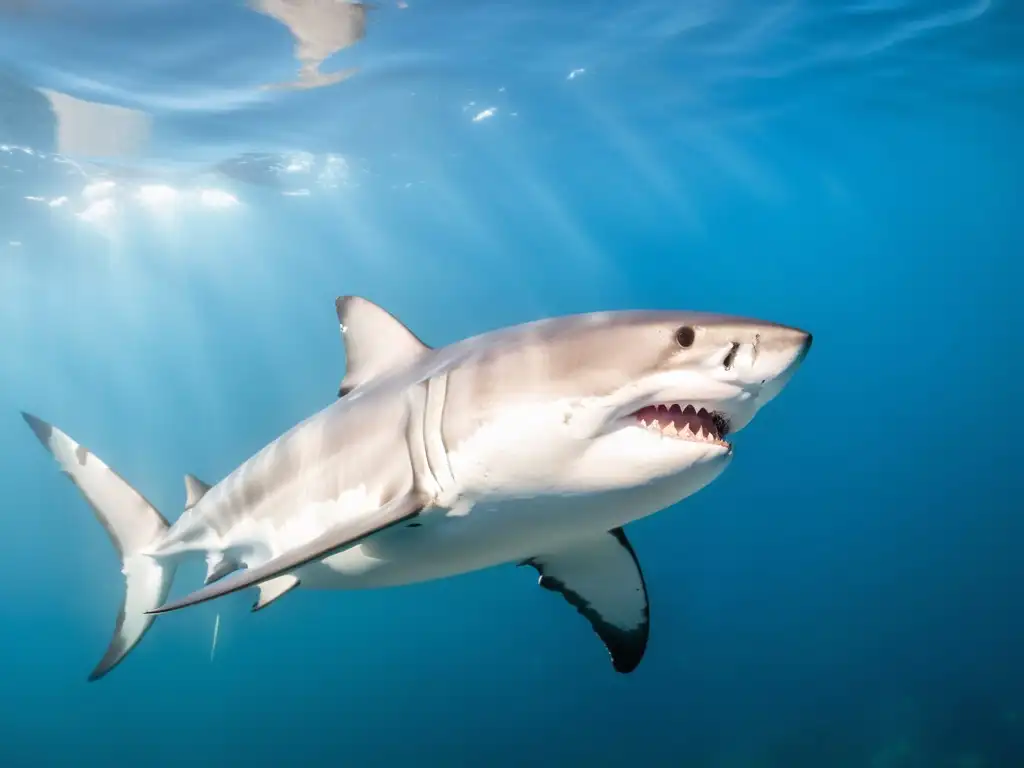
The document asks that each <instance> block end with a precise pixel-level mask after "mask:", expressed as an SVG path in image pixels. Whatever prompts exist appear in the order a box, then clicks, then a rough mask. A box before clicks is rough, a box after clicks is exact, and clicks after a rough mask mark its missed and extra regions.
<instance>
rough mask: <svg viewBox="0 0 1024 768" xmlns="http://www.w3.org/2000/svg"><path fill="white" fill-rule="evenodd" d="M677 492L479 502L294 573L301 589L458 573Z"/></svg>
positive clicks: (554, 544)
mask: <svg viewBox="0 0 1024 768" xmlns="http://www.w3.org/2000/svg"><path fill="white" fill-rule="evenodd" d="M679 490H680V489H679V488H678V487H676V488H672V487H660V488H655V487H647V488H644V489H632V490H631V491H629V492H625V493H619V494H600V495H596V496H552V497H540V498H533V499H529V500H514V501H502V502H494V501H488V502H482V503H480V504H478V505H476V506H475V507H473V508H472V509H471V510H470V511H469V512H468V513H467V514H463V515H459V514H457V513H454V512H450V511H448V510H431V511H430V512H428V513H426V514H424V515H422V516H420V517H419V518H417V520H416V521H415V522H418V523H420V525H419V526H417V527H411V528H410V527H405V526H402V527H398V528H394V529H391V530H388V531H384V532H382V533H380V534H377V535H376V536H374V537H373V538H371V539H370V540H368V541H366V542H364V543H362V544H358V545H356V546H354V547H352V548H350V549H347V550H345V551H343V552H339V553H337V554H335V555H331V556H330V557H328V558H325V559H324V560H321V561H317V562H315V563H311V564H310V565H308V566H305V567H304V568H303V569H301V570H300V571H298V572H297V575H298V576H299V577H300V579H301V583H302V587H304V588H311V589H371V588H377V587H389V586H398V585H402V584H413V583H416V582H422V581H430V580H432V579H441V578H446V577H449V576H456V575H459V574H463V573H468V572H471V571H476V570H480V569H483V568H489V567H491V566H495V565H500V564H502V563H509V562H521V561H523V560H524V559H526V558H529V557H533V556H536V555H540V554H545V553H551V552H557V551H559V550H562V549H566V548H568V547H570V546H572V545H573V544H574V543H575V542H577V541H580V540H583V539H586V538H589V537H592V536H599V535H601V534H602V533H604V532H606V531H609V530H611V529H612V528H616V527H618V526H621V525H625V524H626V523H628V522H630V521H632V520H636V519H639V518H641V517H646V516H647V515H649V514H652V513H654V512H657V511H658V510H660V509H663V508H664V507H666V506H669V505H671V504H673V503H674V502H676V501H678V500H679V499H680V498H681V496H680V493H679Z"/></svg>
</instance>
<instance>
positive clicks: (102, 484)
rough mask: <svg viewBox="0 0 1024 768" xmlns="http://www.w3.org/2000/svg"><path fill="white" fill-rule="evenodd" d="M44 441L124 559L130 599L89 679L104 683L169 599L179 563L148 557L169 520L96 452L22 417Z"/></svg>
mask: <svg viewBox="0 0 1024 768" xmlns="http://www.w3.org/2000/svg"><path fill="white" fill-rule="evenodd" d="M21 415H22V416H23V417H24V419H25V421H26V422H28V425H29V426H30V427H31V428H32V431H33V432H35V433H36V437H38V438H39V441H40V442H41V443H42V444H43V445H44V446H46V448H47V449H48V450H49V451H50V453H52V454H53V457H54V458H55V459H56V460H57V462H58V463H59V464H60V466H61V469H62V470H63V471H64V474H66V475H67V476H68V477H70V478H71V481H72V482H73V483H74V484H75V485H76V486H78V490H79V491H81V492H82V495H83V496H85V499H86V501H88V502H89V505H90V506H91V507H92V509H93V511H94V512H95V513H96V517H97V518H98V519H99V521H100V523H102V524H103V527H104V528H106V530H107V534H108V535H109V536H110V540H111V541H112V542H113V544H114V547H115V549H116V550H117V553H118V555H119V556H120V558H121V572H122V573H123V574H124V578H125V595H124V601H123V602H122V604H121V612H120V613H119V614H118V616H117V626H116V627H115V629H114V636H113V638H112V639H111V641H110V646H109V647H108V648H107V652H106V653H105V654H104V655H103V658H102V659H101V660H100V663H99V664H97V665H96V668H95V669H94V670H93V671H92V674H90V675H89V680H90V681H92V680H98V679H100V678H101V677H103V676H104V675H105V674H107V673H108V672H109V671H110V670H112V669H113V668H114V667H116V666H117V665H118V664H119V663H120V662H121V660H122V659H124V657H125V656H127V655H128V653H129V652H130V651H131V650H132V649H133V648H134V647H135V646H136V645H138V644H139V641H140V640H142V637H143V635H145V634H146V631H147V630H148V629H149V627H150V625H151V624H152V623H153V619H154V618H155V615H153V614H149V613H147V611H151V610H153V609H155V608H158V607H159V606H161V605H162V604H163V603H164V601H165V600H166V599H167V594H168V592H169V591H170V586H171V580H172V578H173V577H174V567H173V565H170V564H167V563H163V562H160V561H158V560H155V559H154V558H152V557H149V556H148V555H146V554H144V553H145V551H146V549H147V548H148V547H149V546H150V545H151V544H153V543H154V542H155V541H157V540H158V539H159V538H160V537H162V536H163V535H164V533H165V531H166V530H167V528H168V524H167V521H166V520H164V518H163V516H162V515H161V514H160V513H159V512H158V511H157V510H156V509H155V508H154V507H153V505H152V504H150V503H149V502H148V501H146V500H145V499H144V498H143V497H142V495H141V494H140V493H139V492H138V491H136V490H135V489H134V488H132V487H131V486H130V485H128V483H126V482H125V481H124V479H122V478H121V477H120V476H119V475H118V474H117V473H116V472H114V470H112V469H111V468H110V467H108V466H107V465H106V464H104V463H103V462H102V461H101V460H100V459H99V458H97V457H96V455H95V454H93V453H91V452H90V451H88V450H87V449H86V448H84V447H83V446H81V445H79V444H78V443H76V442H75V441H74V440H72V439H71V438H70V437H68V436H67V435H66V434H64V433H63V432H61V431H60V430H59V429H57V428H56V427H54V426H53V425H51V424H47V423H46V422H45V421H43V420H42V419H38V418H36V417H35V416H32V415H31V414H28V413H24V412H23V413H22V414H21Z"/></svg>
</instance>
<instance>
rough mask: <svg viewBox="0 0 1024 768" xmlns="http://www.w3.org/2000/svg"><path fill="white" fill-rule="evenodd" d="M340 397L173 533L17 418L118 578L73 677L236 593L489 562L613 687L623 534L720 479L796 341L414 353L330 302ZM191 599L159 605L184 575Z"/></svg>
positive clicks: (596, 325)
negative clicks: (511, 578) (546, 595)
mask: <svg viewBox="0 0 1024 768" xmlns="http://www.w3.org/2000/svg"><path fill="white" fill-rule="evenodd" d="M336 309H337V313H338V319H339V322H340V325H341V329H342V335H343V338H344V341H345V347H346V357H347V361H346V373H345V377H344V379H343V380H342V383H341V386H340V388H339V393H338V394H339V399H338V400H336V401H335V402H333V403H331V404H330V405H328V406H327V407H326V408H324V409H323V410H321V411H320V412H319V413H317V414H315V415H313V416H311V417H310V418H308V419H307V420H305V421H303V422H301V423H300V424H298V425H296V426H295V427H293V428H292V429H291V430H289V431H288V432H286V433H285V434H284V435H282V436H281V437H279V438H277V439H276V440H274V441H273V442H271V443H269V444H268V445H267V446H266V447H264V448H263V449H262V450H261V451H260V452H258V453H257V454H256V455H254V456H252V457H251V458H250V459H248V460H247V461H245V462H243V463H242V464H241V465H239V466H238V467H237V468H236V469H235V470H234V471H233V472H231V473H230V474H229V475H228V476H227V477H225V478H224V479H223V480H221V481H220V482H219V483H217V484H215V485H213V486H212V487H211V486H209V485H208V484H206V483H204V482H202V481H200V480H198V479H196V478H194V477H191V476H188V477H187V478H186V492H187V501H186V509H185V512H184V514H183V515H182V516H181V517H180V518H179V519H178V521H177V522H176V523H175V524H174V525H170V526H169V525H168V524H167V522H166V521H165V520H164V519H163V517H162V516H161V515H160V514H159V512H157V511H156V510H155V508H153V507H152V505H150V504H149V503H148V502H146V501H145V499H143V498H142V497H141V495H139V494H138V493H137V492H136V491H134V489H132V488H131V486H130V485H128V484H127V483H126V482H125V481H124V480H123V479H122V478H120V477H119V476H118V475H117V474H116V473H114V472H113V471H112V470H110V469H109V468H108V467H107V466H106V465H105V464H104V463H103V462H101V461H100V460H99V459H98V458H96V457H95V455H94V454H92V453H91V452H89V451H88V450H87V449H85V448H83V447H82V446H80V445H78V444H77V443H76V442H75V441H73V440H72V439H71V438H70V437H68V436H67V435H66V434H65V433H63V432H61V431H60V430H58V429H56V428H55V427H52V426H50V425H48V424H46V423H45V422H42V421H41V420H39V419H37V418H35V417H32V416H28V415H26V420H28V421H29V424H30V425H31V426H32V427H33V429H34V431H35V432H36V434H37V436H38V437H39V438H40V440H41V441H42V442H43V443H44V445H46V446H47V447H48V448H49V449H50V450H51V452H52V453H53V454H54V456H55V457H56V458H57V460H58V461H59V462H60V463H61V465H62V467H63V468H64V470H65V472H66V473H67V474H68V476H69V477H71V479H72V480H73V481H75V483H76V484H77V485H78V486H79V488H80V490H82V492H83V494H84V495H85V496H86V498H87V499H88V500H89V501H90V503H91V505H92V507H93V508H94V510H95V511H96V513H97V516H98V517H99V518H100V520H101V522H103V523H104V525H105V526H106V528H107V530H108V533H109V534H110V536H111V539H112V540H113V542H114V544H115V546H116V547H117V549H118V551H119V554H120V556H121V559H122V566H123V572H124V574H125V579H126V596H125V602H124V605H123V607H122V610H121V615H120V618H119V620H118V624H117V629H116V631H115V635H114V638H113V640H112V642H111V645H110V647H109V648H108V651H107V654H106V655H105V656H104V659H103V660H102V661H101V663H100V665H99V666H97V668H96V669H95V670H94V672H93V674H92V676H91V678H90V679H96V678H98V677H101V676H103V675H104V674H106V673H107V672H108V671H109V670H110V669H111V668H113V666H115V665H116V664H117V663H119V662H120V661H121V660H122V659H123V658H124V657H125V656H126V655H127V653H128V652H129V651H131V649H132V648H134V647H135V645H137V644H138V642H139V641H140V640H141V639H142V637H143V635H144V634H145V632H146V631H147V630H148V628H149V626H150V625H151V623H152V621H153V618H154V616H155V615H156V614H159V613H165V612H168V611H173V610H177V609H180V608H183V607H186V606H188V605H194V604H197V603H201V602H205V601H207V600H211V599H214V598H217V597H220V596H223V595H226V594H230V593H232V592H235V591H238V590H241V589H245V588H247V587H250V586H255V587H257V588H258V590H259V597H258V598H257V600H256V603H255V604H254V606H253V608H254V610H257V609H260V608H263V607H265V606H266V605H269V604H270V603H271V602H273V601H275V600H276V599H278V598H279V597H281V596H282V595H284V594H286V593H287V592H289V591H291V590H292V589H294V588H295V587H297V586H299V585H300V584H306V585H309V586H328V587H335V588H360V587H367V586H380V585H385V584H401V583H412V582H415V581H422V580H425V579H429V578H439V577H444V576H447V575H454V574H455V573H461V572H466V571H470V570H475V569H477V568H481V567H488V566H490V565H496V564H499V563H502V562H510V561H511V562H518V563H519V564H521V565H530V566H532V567H534V568H535V569H536V570H537V571H538V572H539V573H540V584H541V586H543V587H546V588H548V589H551V590H554V591H557V592H559V593H560V594H562V595H563V597H564V598H565V599H566V600H567V601H568V602H569V603H570V604H572V605H573V606H574V607H576V608H577V610H578V611H579V612H580V613H581V614H582V615H584V616H585V617H586V618H587V619H588V620H589V621H590V623H591V625H592V627H593V628H594V630H595V631H596V632H597V634H598V635H599V636H600V637H601V639H602V640H603V641H604V643H605V645H606V647H607V648H608V650H609V652H610V654H611V657H612V661H613V664H614V666H615V668H616V669H618V670H619V671H623V672H628V671H631V670H632V669H634V668H635V667H636V666H637V665H638V664H639V662H640V659H641V658H642V656H643V653H644V650H645V648H646V645H647V638H648V632H649V611H648V606H647V597H646V588H645V586H644V582H643V576H642V573H641V570H640V567H639V564H638V562H637V559H636V556H635V554H634V552H633V549H632V547H631V546H630V544H629V542H628V539H627V538H626V534H625V532H624V531H623V530H622V526H624V525H625V524H626V523H628V522H630V521H632V520H636V519H639V518H641V517H644V516H646V515H649V514H651V513H653V512H656V511H658V510H659V509H662V508H664V507H666V506H669V505H671V504H672V503H674V502H676V501H678V500H680V499H682V498H685V497H686V496H688V495H690V494H692V493H694V492H696V491H697V490H699V489H700V488H702V487H704V486H705V485H707V484H708V483H709V482H711V481H712V480H713V479H714V478H716V477H717V476H719V475H720V474H721V472H722V471H723V470H724V469H725V467H726V466H727V465H728V463H729V461H730V460H731V458H732V446H731V444H729V443H728V442H726V440H725V438H726V436H727V435H731V434H733V433H735V432H737V431H739V430H740V429H742V428H743V427H745V426H746V424H747V423H749V421H750V419H751V418H753V416H754V414H755V413H756V411H757V410H758V409H759V408H760V407H762V406H763V405H764V404H765V403H767V402H768V401H769V400H771V399H772V398H774V397H775V396H776V395H777V394H778V392H779V391H780V390H781V388H782V387H783V386H784V385H785V384H786V383H787V382H788V381H789V379H790V377H791V376H792V374H793V372H794V371H795V369H796V368H797V367H798V366H799V364H800V363H801V362H802V360H803V359H804V357H805V356H806V353H807V350H808V349H809V347H810V335H809V334H807V333H805V332H803V331H800V330H798V329H794V328H789V327H786V326H781V325H777V324H773V323H766V322H762V321H756V320H748V319H742V318H736V317H731V316H722V315H711V314H701V313H683V312H656V311H634V312H608V313H595V314H588V315H577V316H572V317H562V318H553V319H548V320H541V321H537V322H533V323H527V324H524V325H520V326H514V327H511V328H506V329H501V330H498V331H493V332H490V333H485V334H482V335H480V336H476V337H472V338H469V339H465V340H463V341H460V342H457V343H455V344H452V345H449V346H447V347H443V348H439V349H431V348H429V347H428V346H426V345H425V344H424V343H423V342H422V341H420V340H419V339H418V338H417V337H416V336H415V335H414V334H413V333H412V332H411V331H409V330H408V329H407V328H406V327H405V326H404V325H402V324H401V323H400V322H399V321H398V320H397V319H395V318H394V317H393V316H391V315H390V314H388V313H387V312H386V311H385V310H383V309H381V308H380V307H378V306H376V305H375V304H373V303H371V302H369V301H367V300H365V299H361V298H359V297H343V298H340V299H339V300H338V302H337V307H336ZM190 556H202V557H204V558H205V559H206V561H207V579H206V585H205V586H204V587H203V588H201V589H199V590H197V591H196V592H193V593H192V594H190V595H188V596H186V597H184V598H181V599H179V600H175V601H172V602H169V603H165V601H166V599H167V595H168V592H169V588H170V583H171V580H172V579H173V575H174V570H175V567H176V565H177V564H178V563H180V562H181V561H182V559H183V558H188V557H190Z"/></svg>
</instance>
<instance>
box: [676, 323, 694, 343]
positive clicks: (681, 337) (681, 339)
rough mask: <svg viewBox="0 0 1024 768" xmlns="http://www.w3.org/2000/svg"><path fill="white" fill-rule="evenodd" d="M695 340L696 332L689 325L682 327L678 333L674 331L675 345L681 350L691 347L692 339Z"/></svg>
mask: <svg viewBox="0 0 1024 768" xmlns="http://www.w3.org/2000/svg"><path fill="white" fill-rule="evenodd" d="M696 338H697V332H696V331H695V330H693V328H692V327H690V326H689V325H684V326H683V327H682V328H680V329H679V330H678V331H676V344H678V345H679V346H680V347H682V348H683V349H686V347H689V346H692V345H693V341H694V339H696Z"/></svg>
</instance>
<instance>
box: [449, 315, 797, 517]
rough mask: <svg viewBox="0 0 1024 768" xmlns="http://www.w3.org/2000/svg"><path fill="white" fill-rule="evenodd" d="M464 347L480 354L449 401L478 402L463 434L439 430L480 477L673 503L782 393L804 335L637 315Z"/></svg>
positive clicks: (455, 375)
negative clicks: (639, 491) (649, 494)
mask: <svg viewBox="0 0 1024 768" xmlns="http://www.w3.org/2000/svg"><path fill="white" fill-rule="evenodd" d="M467 344H470V345H476V346H478V348H479V354H478V355H477V357H476V359H475V360H474V361H469V362H467V363H466V364H464V365H462V366H460V367H459V368H456V369H455V370H453V371H452V372H451V373H450V374H449V376H448V384H447V386H448V394H449V398H451V397H452V396H453V395H454V396H456V397H461V396H463V395H465V397H466V402H467V403H468V402H469V401H470V399H472V400H474V401H475V402H474V404H473V406H471V407H470V408H468V409H467V410H466V414H467V417H466V419H467V420H466V421H464V422H461V423H460V421H459V420H458V419H457V418H453V419H451V420H449V419H448V418H447V416H446V430H447V431H448V435H449V437H450V438H451V442H452V443H453V444H454V447H455V449H456V453H459V454H461V455H462V456H474V457H477V458H476V461H478V462H479V466H480V469H479V472H480V474H481V475H483V474H486V476H487V477H488V478H489V480H490V481H491V482H493V483H495V484H496V485H502V486H504V487H508V488H518V489H519V490H520V491H521V492H523V493H524V494H531V493H556V494H559V493H561V494H565V493H570V494H571V493H581V492H582V493H587V492H608V491H614V490H624V489H629V488H634V487H640V486H651V485H659V484H660V485H663V486H665V487H666V488H667V490H666V493H667V494H668V496H669V497H673V496H678V498H682V497H683V496H685V495H689V494H690V493H693V492H695V491H696V490H698V489H699V488H701V487H703V486H704V485H707V483H709V482H711V481H712V480H713V479H714V478H715V477H717V476H718V475H719V474H721V472H722V471H723V470H724V469H725V467H726V466H727V465H728V463H729V461H730V460H731V458H732V455H733V445H732V441H733V439H734V437H735V435H736V433H738V432H740V431H741V430H742V429H743V428H744V427H746V426H747V425H748V424H749V423H750V421H751V419H753V417H754V416H755V414H756V413H757V412H758V410H759V409H760V408H762V407H763V406H764V405H766V404H767V403H768V402H769V401H771V400H772V399H774V398H775V397H776V396H777V395H778V394H779V392H781V390H782V389H783V387H785V385H786V384H787V383H788V382H789V380H790V378H791V377H792V376H793V373H794V372H795V371H796V369H797V368H798V367H799V366H800V364H801V363H802V362H803V360H804V358H805V357H806V356H807V352H808V350H809V349H810V346H811V335H810V334H809V333H807V332H805V331H802V330H799V329H796V328H791V327H787V326H783V325H778V324H775V323H770V322H764V321H758V320H749V319H744V318H738V317H731V316H723V315H712V314H702V313H692V312H657V311H639V312H606V313H595V314H589V315H576V316H572V317H563V318H555V319H550V320H543V321H539V322H537V323H531V324H527V325H524V326H518V327H516V328H513V329H509V330H508V331H502V332H498V333H497V334H489V335H488V336H484V337H478V341H475V340H469V341H468V342H467ZM463 437H464V438H465V439H464V440H460V438H463ZM459 445H462V446H464V448H463V449H462V450H460V449H459ZM673 500H677V499H673Z"/></svg>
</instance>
